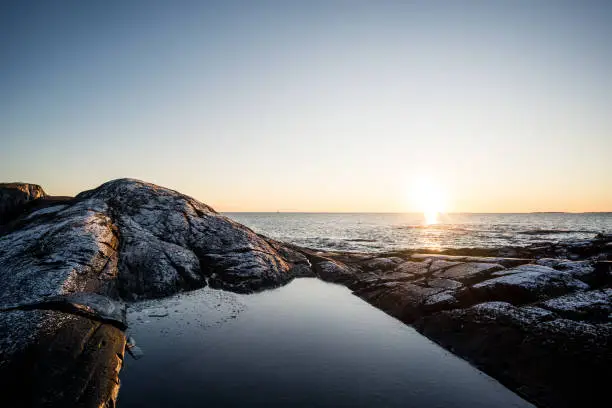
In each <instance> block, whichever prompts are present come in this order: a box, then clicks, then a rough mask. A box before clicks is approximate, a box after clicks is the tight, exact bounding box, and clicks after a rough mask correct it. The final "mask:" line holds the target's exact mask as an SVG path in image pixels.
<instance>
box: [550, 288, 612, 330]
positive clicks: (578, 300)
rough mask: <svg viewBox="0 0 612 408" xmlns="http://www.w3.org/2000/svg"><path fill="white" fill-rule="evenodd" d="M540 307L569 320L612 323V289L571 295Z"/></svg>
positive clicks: (555, 299)
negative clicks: (611, 316)
mask: <svg viewBox="0 0 612 408" xmlns="http://www.w3.org/2000/svg"><path fill="white" fill-rule="evenodd" d="M540 306H541V307H543V308H545V309H548V310H551V311H553V312H555V313H557V314H559V315H561V316H563V317H565V318H569V319H574V320H589V321H596V322H597V321H603V322H610V321H612V319H610V314H611V313H612V289H610V288H607V289H601V290H591V291H588V292H575V293H570V294H568V295H565V296H561V297H558V298H554V299H550V300H547V301H545V302H542V303H541V304H540Z"/></svg>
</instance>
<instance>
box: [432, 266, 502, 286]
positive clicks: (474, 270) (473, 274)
mask: <svg viewBox="0 0 612 408" xmlns="http://www.w3.org/2000/svg"><path fill="white" fill-rule="evenodd" d="M503 269H504V267H503V266H501V265H499V264H491V263H481V262H466V263H462V264H459V265H455V266H452V267H450V268H448V269H445V270H443V271H440V272H436V273H435V274H434V275H435V276H437V277H440V278H447V279H456V280H460V281H474V280H481V279H482V278H483V277H485V276H487V275H488V274H490V273H491V272H495V271H499V270H503Z"/></svg>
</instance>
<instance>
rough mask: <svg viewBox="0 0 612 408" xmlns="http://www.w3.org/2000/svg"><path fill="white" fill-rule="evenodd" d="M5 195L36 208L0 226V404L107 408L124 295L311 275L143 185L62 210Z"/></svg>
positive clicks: (81, 199) (249, 234) (194, 206)
mask: <svg viewBox="0 0 612 408" xmlns="http://www.w3.org/2000/svg"><path fill="white" fill-rule="evenodd" d="M11 188H12V190H10V189H9V190H10V193H11V194H17V195H19V194H21V196H20V197H22V198H19V199H13V198H11V197H12V196H11V197H9V198H10V199H6V195H4V196H2V197H3V200H4V201H3V202H4V204H2V205H3V206H4V207H2V208H3V209H4V208H9V207H10V205H8V204H6V203H9V204H10V203H17V202H19V203H20V202H22V201H27V200H32V199H34V198H36V197H40V198H38V199H37V200H34V201H31V202H32V203H34V202H38V201H42V202H43V204H42V205H41V207H40V208H37V207H32V206H31V207H28V211H29V212H27V213H23V214H22V213H21V212H20V213H19V215H18V217H17V218H15V219H13V220H11V221H10V223H9V224H7V226H5V227H3V229H2V230H0V329H1V330H0V332H1V333H3V336H0V356H1V358H0V375H1V377H0V383H2V386H4V387H5V388H4V389H3V390H4V391H5V393H4V395H5V397H4V398H5V400H6V395H19V396H20V397H22V398H24V399H25V400H24V401H20V402H19V404H18V405H32V406H38V405H44V404H45V403H46V402H49V403H51V405H55V406H76V405H78V406H86V407H89V406H92V407H94V406H95V407H98V406H106V405H108V406H114V399H115V398H116V394H117V392H118V387H119V383H118V380H117V372H118V370H119V368H120V366H121V364H120V363H121V358H122V357H123V347H124V345H125V337H124V335H123V332H122V331H121V330H120V329H122V328H125V307H124V304H123V302H121V300H122V299H127V300H136V299H142V298H155V297H161V296H166V295H170V294H174V293H176V292H179V291H181V290H186V289H194V288H199V287H202V286H205V285H206V284H207V283H209V284H210V285H211V286H214V287H220V288H225V289H229V290H232V291H236V292H251V291H254V290H262V289H265V288H269V287H275V286H278V285H281V284H284V283H286V282H288V281H290V280H291V279H293V277H295V276H304V275H310V276H312V275H313V272H312V269H311V268H310V262H309V260H308V258H307V257H306V256H305V255H304V254H301V253H300V251H296V250H295V249H293V248H289V247H286V246H284V245H282V244H280V243H278V242H274V241H272V240H270V241H268V240H267V239H266V238H265V237H262V236H259V235H257V234H255V233H254V232H253V231H251V230H250V229H248V228H246V227H244V226H242V225H240V224H238V223H236V222H234V221H232V220H230V219H229V218H227V217H224V216H222V215H220V214H218V213H216V212H215V211H214V210H213V209H212V208H210V207H208V206H206V205H205V204H202V203H200V202H198V201H196V200H194V199H193V198H190V197H187V196H185V195H182V194H180V193H177V192H175V191H172V190H169V189H166V188H162V187H158V186H155V185H153V184H149V183H144V182H141V181H137V180H131V179H121V180H115V181H111V182H108V183H105V184H103V185H102V186H100V187H98V188H96V189H94V190H90V191H87V192H84V193H81V194H79V195H78V196H77V197H75V198H74V199H67V200H63V199H62V200H59V201H61V203H60V202H59V201H58V200H50V199H49V200H48V199H47V198H45V197H44V192H42V189H40V191H39V192H37V191H38V189H37V188H30V189H26V190H27V191H25V192H24V191H22V190H20V189H19V188H16V189H15V188H13V187H11ZM1 191H3V193H2V194H4V191H6V188H5V189H4V190H1ZM15 191H18V193H15ZM19 200H22V201H19ZM10 208H13V207H10ZM118 356H120V357H121V358H119V357H118ZM17 385H19V386H21V385H23V386H25V387H26V388H25V389H30V392H29V393H26V394H27V395H25V396H24V395H23V393H15V392H14V390H15V389H17V388H15V387H17ZM28 387H29V388H28ZM19 389H24V388H21V387H19ZM28 398H31V400H27V399H28ZM3 402H4V401H3ZM105 404H106V405H105ZM5 405H6V404H5ZM8 406H11V404H8Z"/></svg>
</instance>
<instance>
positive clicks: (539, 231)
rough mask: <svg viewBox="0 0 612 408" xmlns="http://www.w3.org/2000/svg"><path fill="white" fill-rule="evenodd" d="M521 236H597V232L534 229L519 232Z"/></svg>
mask: <svg viewBox="0 0 612 408" xmlns="http://www.w3.org/2000/svg"><path fill="white" fill-rule="evenodd" d="M516 233H517V234H521V235H552V234H596V233H597V231H591V230H558V229H555V230H551V229H533V230H527V231H518V232H516Z"/></svg>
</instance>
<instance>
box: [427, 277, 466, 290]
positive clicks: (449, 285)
mask: <svg viewBox="0 0 612 408" xmlns="http://www.w3.org/2000/svg"><path fill="white" fill-rule="evenodd" d="M427 284H428V285H429V286H430V287H432V288H442V289H459V288H461V287H462V286H463V284H462V283H461V282H457V281H455V280H452V279H431V280H429V281H428V282H427Z"/></svg>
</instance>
